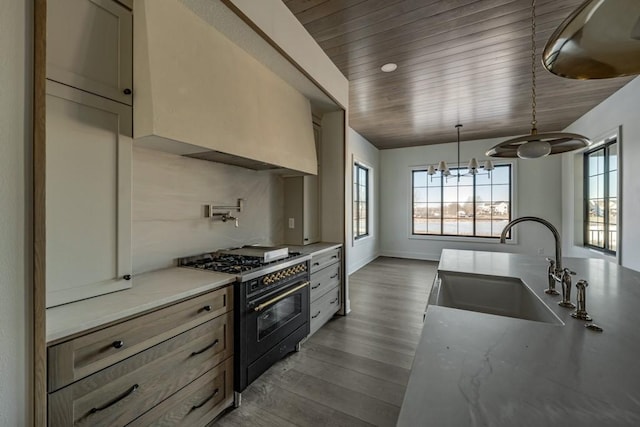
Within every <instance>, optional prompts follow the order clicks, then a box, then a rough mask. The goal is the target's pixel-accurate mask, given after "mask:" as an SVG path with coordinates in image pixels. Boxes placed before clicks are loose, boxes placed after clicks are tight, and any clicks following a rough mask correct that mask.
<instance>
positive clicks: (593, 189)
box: [588, 176, 598, 199]
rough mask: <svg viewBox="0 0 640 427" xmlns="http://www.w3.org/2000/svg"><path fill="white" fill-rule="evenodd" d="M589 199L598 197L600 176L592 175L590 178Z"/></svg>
mask: <svg viewBox="0 0 640 427" xmlns="http://www.w3.org/2000/svg"><path fill="white" fill-rule="evenodd" d="M588 194H589V199H596V198H597V197H598V177H597V176H592V177H590V178H589V193H588Z"/></svg>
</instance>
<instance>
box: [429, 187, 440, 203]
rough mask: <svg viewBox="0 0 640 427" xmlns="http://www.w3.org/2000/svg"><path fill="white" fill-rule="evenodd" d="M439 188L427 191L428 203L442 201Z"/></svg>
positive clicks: (430, 188) (431, 188)
mask: <svg viewBox="0 0 640 427" xmlns="http://www.w3.org/2000/svg"><path fill="white" fill-rule="evenodd" d="M441 191H442V190H441V189H440V187H429V188H428V189H427V201H428V202H440V201H441V200H442V196H441Z"/></svg>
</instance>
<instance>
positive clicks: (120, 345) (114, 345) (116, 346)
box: [111, 340, 124, 348]
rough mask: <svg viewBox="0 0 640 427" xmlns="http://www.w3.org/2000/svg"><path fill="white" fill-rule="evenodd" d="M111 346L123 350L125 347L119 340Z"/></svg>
mask: <svg viewBox="0 0 640 427" xmlns="http://www.w3.org/2000/svg"><path fill="white" fill-rule="evenodd" d="M111 345H112V346H113V348H122V347H123V346H124V341H122V340H117V341H114V342H113V343H111Z"/></svg>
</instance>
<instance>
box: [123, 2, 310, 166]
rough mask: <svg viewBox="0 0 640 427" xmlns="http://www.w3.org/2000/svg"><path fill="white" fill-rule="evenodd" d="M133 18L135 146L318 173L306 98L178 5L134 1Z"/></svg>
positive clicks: (182, 6) (181, 5) (183, 6)
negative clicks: (228, 157) (207, 153)
mask: <svg viewBox="0 0 640 427" xmlns="http://www.w3.org/2000/svg"><path fill="white" fill-rule="evenodd" d="M134 17H135V25H134V33H135V36H134V53H135V55H134V74H135V82H136V91H135V94H134V95H135V98H134V99H135V102H134V123H135V127H134V129H135V134H134V136H135V138H136V144H140V145H141V146H147V147H152V148H156V149H161V150H166V151H172V152H174V153H177V154H189V155H194V154H198V153H199V152H205V151H206V150H215V151H219V152H222V153H226V154H231V155H234V156H239V157H243V158H247V159H253V160H257V161H259V162H264V163H266V164H269V165H275V166H278V167H281V168H286V169H291V170H295V171H299V172H303V173H306V174H312V175H315V174H316V173H317V159H316V151H315V145H314V141H313V128H312V124H311V106H310V103H309V100H308V99H307V98H306V97H305V96H303V95H302V94H301V93H300V92H298V91H297V90H296V89H294V88H293V87H292V86H290V85H289V84H288V83H287V82H285V81H284V80H282V79H281V78H280V77H279V76H277V75H276V74H275V73H274V72H272V71H271V70H270V69H268V68H267V67H265V66H264V65H263V64H262V63H260V62H259V61H258V60H256V59H255V58H253V57H252V56H251V55H249V54H248V53H247V52H246V51H244V50H242V49H241V48H240V47H238V46H237V45H235V44H234V43H233V42H231V41H230V40H229V39H227V38H226V37H225V36H224V35H223V34H221V33H220V32H219V31H217V30H216V29H215V28H214V27H212V26H211V25H209V24H208V23H206V22H205V21H203V20H202V19H201V18H200V17H198V16H197V15H196V14H194V13H193V12H192V11H191V10H189V9H188V8H187V7H186V6H185V5H183V4H181V3H180V2H178V1H176V0H171V1H169V0H163V1H161V0H136V1H135V3H134ZM194 157H202V158H206V156H204V155H203V156H197V155H196V156H194Z"/></svg>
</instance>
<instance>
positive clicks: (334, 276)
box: [329, 273, 338, 279]
mask: <svg viewBox="0 0 640 427" xmlns="http://www.w3.org/2000/svg"><path fill="white" fill-rule="evenodd" d="M336 277H338V273H336V274H334V275H333V276H331V277H329V279H335V278H336Z"/></svg>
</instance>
